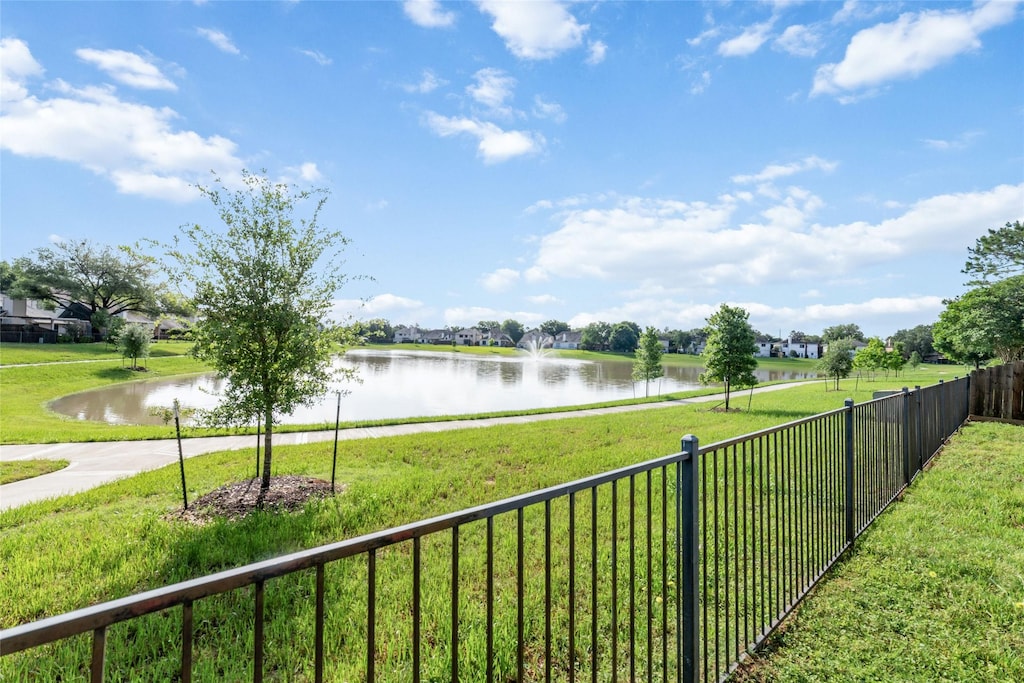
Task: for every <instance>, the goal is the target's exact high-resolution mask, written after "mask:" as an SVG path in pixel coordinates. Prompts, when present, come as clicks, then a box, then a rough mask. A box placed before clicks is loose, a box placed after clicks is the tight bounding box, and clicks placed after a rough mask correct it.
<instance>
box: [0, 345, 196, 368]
mask: <svg viewBox="0 0 1024 683" xmlns="http://www.w3.org/2000/svg"><path fill="white" fill-rule="evenodd" d="M191 346H192V344H191V343H189V342H181V341H161V342H155V343H154V344H152V345H151V346H150V347H149V353H150V356H151V357H153V358H163V357H166V356H182V355H184V354H186V353H188V350H189V349H190V348H191ZM120 359H121V353H120V352H119V351H118V350H117V349H116V348H114V347H113V346H111V345H109V344H105V343H89V344H10V343H8V344H0V365H23V364H26V363H57V362H67V361H83V360H120Z"/></svg>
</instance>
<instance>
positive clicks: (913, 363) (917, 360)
mask: <svg viewBox="0 0 1024 683" xmlns="http://www.w3.org/2000/svg"><path fill="white" fill-rule="evenodd" d="M922 362H923V361H922V359H921V354H919V353H918V352H917V351H911V352H910V358H909V359H908V360H907V365H909V366H910V367H911V368H913V369H915V370H916V369H917V366H918V365H920V364H921V363H922Z"/></svg>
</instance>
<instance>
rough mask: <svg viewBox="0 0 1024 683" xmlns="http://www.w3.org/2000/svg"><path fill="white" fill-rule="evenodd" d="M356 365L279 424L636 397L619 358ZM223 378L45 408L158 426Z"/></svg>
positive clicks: (771, 376)
mask: <svg viewBox="0 0 1024 683" xmlns="http://www.w3.org/2000/svg"><path fill="white" fill-rule="evenodd" d="M336 362H337V364H338V366H339V367H345V368H352V369H354V370H356V372H357V373H358V376H359V377H360V378H361V380H362V381H361V382H345V383H339V384H337V385H336V386H333V387H332V388H331V393H330V394H328V395H327V396H325V397H324V398H323V400H321V401H320V402H319V403H318V404H317V405H315V406H312V407H308V408H299V409H297V410H296V411H295V412H294V413H293V414H292V415H285V416H282V418H281V422H283V423H285V424H320V423H330V424H333V423H334V416H335V411H336V410H337V396H336V394H335V393H334V392H336V391H338V390H341V391H348V392H349V393H348V394H346V395H343V396H342V399H341V419H342V421H354V420H377V419H385V418H403V417H420V416H440V415H460V414H467V413H486V412H494V411H502V410H525V409H531V408H550V407H558V406H569V405H580V404H584V403H598V402H601V401H615V400H621V399H628V398H635V397H642V396H643V395H644V385H643V383H642V382H638V383H634V382H633V381H632V377H631V375H632V370H633V366H632V363H630V362H629V361H627V360H623V361H609V360H601V361H589V360H574V359H567V358H558V357H554V356H549V357H544V356H540V357H538V356H536V355H527V354H525V353H524V354H523V355H521V356H503V355H498V354H494V355H478V354H468V353H467V354H458V353H442V352H430V351H402V350H373V349H355V350H352V351H349V352H347V353H346V354H345V355H344V356H342V357H340V358H339V359H338V360H337V361H336ZM699 374H700V368H695V367H679V366H673V365H666V366H665V376H664V377H662V378H660V379H658V380H654V381H652V382H651V384H650V395H651V396H656V395H659V394H671V393H676V392H680V391H687V390H690V389H696V388H699V387H700V386H701V385H700V382H699V380H698V375H699ZM755 374H757V376H758V379H759V380H761V381H762V382H764V381H776V380H786V379H804V378H806V377H811V376H813V373H807V372H783V371H774V370H773V371H767V370H758V371H757V372H756V373H755ZM222 388H223V381H222V380H219V379H217V377H216V376H215V375H213V374H204V375H192V376H187V377H174V378H170V379H165V380H156V381H140V382H129V383H126V384H120V385H115V386H111V387H105V388H103V389H96V390H93V391H87V392H82V393H79V394H72V395H70V396H65V397H63V398H60V399H58V400H56V401H54V402H53V403H51V404H50V408H51V409H52V410H54V411H56V412H58V413H61V414H64V415H69V416H71V417H74V418H76V419H80V420H98V421H103V422H108V423H112V424H161V423H162V418H161V417H160V416H159V415H155V414H153V412H154V409H156V410H158V409H160V408H167V407H170V406H171V405H172V404H173V402H174V399H178V401H179V402H180V403H181V405H182V406H183V407H186V408H200V409H203V408H213V407H214V406H216V405H217V401H218V394H219V393H220V391H221V390H222Z"/></svg>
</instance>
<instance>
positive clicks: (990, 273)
mask: <svg viewBox="0 0 1024 683" xmlns="http://www.w3.org/2000/svg"><path fill="white" fill-rule="evenodd" d="M967 252H968V253H969V254H970V256H969V257H968V258H967V263H966V264H964V269H963V272H964V273H965V274H967V275H973V276H975V279H974V280H973V281H972V282H971V284H983V283H986V282H988V280H989V278H996V279H998V278H1003V277H1007V276H1010V275H1015V274H1024V223H1021V222H1020V221H1014V222H1013V223H1010V222H1007V223H1006V225H1004V226H1003V227H1001V228H999V229H998V230H992V229H991V228H989V231H988V234H987V235H982V236H981V237H979V238H978V240H977V242H975V243H974V247H971V248H968V249H967Z"/></svg>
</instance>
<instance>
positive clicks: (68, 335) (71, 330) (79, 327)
mask: <svg viewBox="0 0 1024 683" xmlns="http://www.w3.org/2000/svg"><path fill="white" fill-rule="evenodd" d="M60 341H61V342H64V343H70V344H78V343H80V342H82V341H85V325H84V324H83V323H81V322H79V321H77V320H72V321H70V322H69V323H68V324H67V326H66V327H65V329H64V333H63V334H62V335H60ZM90 341H91V340H90Z"/></svg>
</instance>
